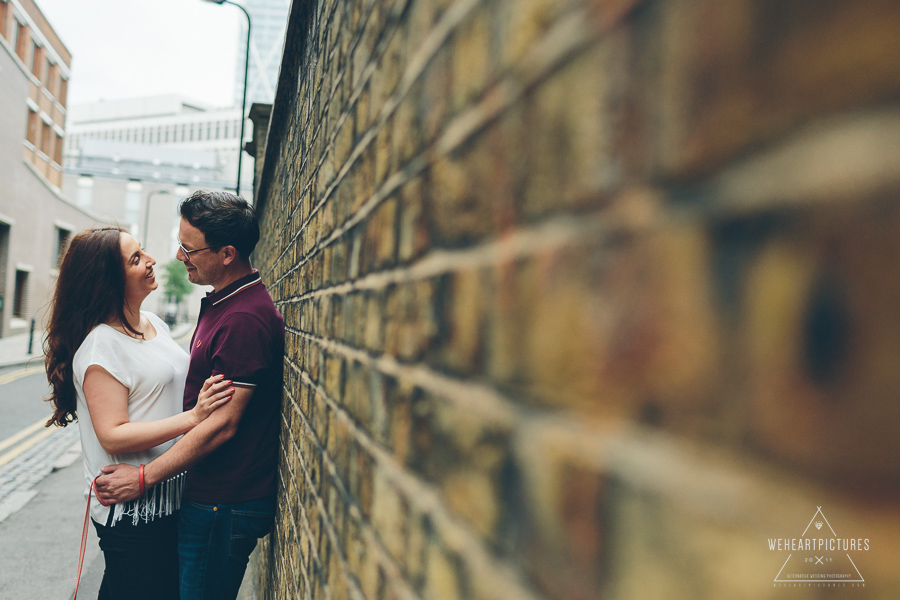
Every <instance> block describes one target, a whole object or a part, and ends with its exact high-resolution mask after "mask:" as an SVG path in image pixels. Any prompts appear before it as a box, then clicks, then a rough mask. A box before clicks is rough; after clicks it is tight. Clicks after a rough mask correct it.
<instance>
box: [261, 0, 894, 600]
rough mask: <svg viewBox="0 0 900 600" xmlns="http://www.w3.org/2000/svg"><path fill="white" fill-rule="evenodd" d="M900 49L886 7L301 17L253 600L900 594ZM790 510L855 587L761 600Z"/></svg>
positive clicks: (272, 132) (438, 2)
mask: <svg viewBox="0 0 900 600" xmlns="http://www.w3.org/2000/svg"><path fill="white" fill-rule="evenodd" d="M898 31H900V3H897V2H896V1H895V0H827V1H823V0H791V1H789V2H785V1H783V0H756V1H751V0H647V1H639V0H590V1H589V0H557V1H549V0H518V1H515V2H514V1H512V0H393V1H375V0H357V1H354V2H349V1H348V2H341V1H336V0H335V1H330V0H321V1H319V2H304V1H302V0H295V1H294V3H293V7H292V10H291V17H290V24H289V28H288V33H287V41H286V44H285V48H286V52H285V55H284V63H283V65H282V70H281V81H280V82H279V88H278V94H277V97H276V100H275V103H274V106H273V112H272V122H271V125H270V127H269V132H268V138H267V141H266V148H265V153H264V154H265V162H264V164H262V165H260V167H259V178H258V181H257V188H256V195H257V203H258V206H259V207H260V215H261V218H262V223H263V226H264V231H265V234H264V238H263V241H262V243H261V246H260V248H259V249H258V250H257V254H256V259H255V260H256V262H257V264H258V265H259V266H260V268H261V269H262V271H263V272H264V277H265V279H266V281H267V283H268V285H269V287H270V290H271V291H272V293H273V296H274V297H275V299H276V303H277V305H278V308H279V309H280V310H281V312H282V314H283V315H284V317H285V322H286V324H287V350H286V357H285V361H286V363H285V364H286V375H285V382H284V408H283V412H282V416H283V421H282V431H281V440H282V447H283V452H282V461H281V464H280V471H279V480H280V485H281V493H280V495H279V504H278V523H277V527H276V531H275V532H274V534H273V535H272V536H271V537H270V538H269V539H268V540H267V541H266V542H265V543H264V544H263V545H262V547H261V552H260V564H259V568H258V571H257V572H256V573H255V575H254V576H255V578H256V580H257V585H258V588H259V595H260V597H261V598H266V599H275V598H279V599H287V598H303V599H308V598H314V599H316V600H339V599H344V598H349V599H353V600H362V599H366V600H386V599H402V600H418V599H421V600H431V599H441V600H457V599H473V600H500V599H503V600H597V599H600V598H608V599H631V598H634V599H641V600H644V599H652V598H691V599H706V598H708V599H710V600H713V599H715V600H721V599H723V598H728V599H742V598H746V599H760V598H782V597H785V598H804V599H806V598H820V597H825V596H823V595H822V594H825V595H826V596H827V597H829V598H832V597H834V598H838V597H842V598H843V597H853V598H878V599H882V598H884V599H887V598H896V597H898V596H900V570H898V569H897V563H898V560H900V502H898V491H900V461H898V458H900V436H898V429H900V402H898V398H900V310H898V307H900V235H898V233H900V203H898V202H897V198H898V193H900V143H898V140H900V101H898V97H900V96H898V94H900V35H897V32H898ZM260 155H262V153H260ZM819 507H821V510H822V514H823V515H824V516H826V517H827V520H828V524H829V527H831V528H832V529H833V530H834V532H835V534H836V535H837V537H838V538H865V539H867V540H868V543H869V549H868V550H866V551H858V552H851V553H849V555H852V557H853V558H852V560H853V561H854V564H855V566H856V567H857V568H858V571H859V572H860V574H861V575H862V577H863V578H864V579H865V582H864V583H862V584H860V583H856V584H852V583H844V584H834V585H830V586H825V587H834V586H835V585H837V586H838V587H841V589H834V590H823V589H822V587H823V586H822V585H821V584H818V585H815V586H810V585H809V584H807V585H806V586H804V587H796V586H791V585H790V584H779V583H775V582H774V580H775V579H776V576H777V575H778V574H779V569H781V568H782V567H783V565H785V564H786V560H789V556H794V554H792V553H791V552H790V551H787V552H785V551H777V550H776V551H772V550H770V549H769V547H768V544H767V540H768V539H769V538H798V537H800V536H801V534H803V532H804V529H805V528H807V526H808V525H809V524H810V519H811V518H812V517H813V516H817V510H818V508H819ZM814 520H815V519H814ZM808 555H809V553H805V554H804V553H799V554H797V558H796V559H794V560H798V559H800V558H803V557H806V558H809V556H808ZM842 556H843V555H842V554H840V553H839V554H837V555H835V557H836V559H842ZM786 587H790V589H785V588H786ZM851 588H852V589H851Z"/></svg>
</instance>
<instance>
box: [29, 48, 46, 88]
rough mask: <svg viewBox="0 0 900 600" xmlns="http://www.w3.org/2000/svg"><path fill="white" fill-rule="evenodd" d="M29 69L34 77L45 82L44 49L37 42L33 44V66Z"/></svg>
mask: <svg viewBox="0 0 900 600" xmlns="http://www.w3.org/2000/svg"><path fill="white" fill-rule="evenodd" d="M29 68H30V69H31V74H32V75H34V76H35V77H37V78H38V79H40V80H41V81H43V80H44V77H43V75H44V49H43V48H42V47H41V46H39V45H38V43H37V42H35V41H32V43H31V64H30V65H29Z"/></svg>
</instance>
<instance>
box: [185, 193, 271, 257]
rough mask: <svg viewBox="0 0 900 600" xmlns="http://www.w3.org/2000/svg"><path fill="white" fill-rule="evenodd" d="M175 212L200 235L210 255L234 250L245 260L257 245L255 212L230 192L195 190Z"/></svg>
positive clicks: (245, 202)
mask: <svg viewBox="0 0 900 600" xmlns="http://www.w3.org/2000/svg"><path fill="white" fill-rule="evenodd" d="M178 212H179V213H180V214H181V216H182V217H184V219H185V220H186V221H187V222H188V223H190V224H191V225H193V226H194V227H196V228H197V229H199V230H200V231H202V232H203V235H204V236H206V243H207V244H209V246H210V247H211V248H212V250H213V251H216V252H218V251H219V250H220V249H222V248H223V247H224V246H234V247H235V249H236V250H237V251H238V254H240V256H241V258H242V259H245V260H246V259H248V258H250V253H251V252H253V249H254V248H256V243H257V242H258V241H259V223H258V222H257V221H256V212H255V211H254V210H253V207H252V206H250V205H249V204H248V203H247V201H246V200H244V199H243V198H241V197H240V196H236V195H235V194H232V193H230V192H211V191H208V190H197V191H196V192H194V193H193V194H191V195H190V196H188V197H187V198H185V199H184V201H183V202H182V203H181V206H179V208H178Z"/></svg>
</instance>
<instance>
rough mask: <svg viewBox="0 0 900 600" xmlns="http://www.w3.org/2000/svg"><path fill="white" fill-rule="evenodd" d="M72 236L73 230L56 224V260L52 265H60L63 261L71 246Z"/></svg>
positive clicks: (54, 254)
mask: <svg viewBox="0 0 900 600" xmlns="http://www.w3.org/2000/svg"><path fill="white" fill-rule="evenodd" d="M71 237H72V232H71V231H70V230H68V229H65V228H63V227H60V226H58V225H57V226H56V247H55V248H54V250H55V252H54V253H53V256H54V262H53V264H52V265H51V266H52V267H53V268H57V267H59V263H61V262H62V259H63V255H65V253H66V248H67V247H68V246H69V238H71Z"/></svg>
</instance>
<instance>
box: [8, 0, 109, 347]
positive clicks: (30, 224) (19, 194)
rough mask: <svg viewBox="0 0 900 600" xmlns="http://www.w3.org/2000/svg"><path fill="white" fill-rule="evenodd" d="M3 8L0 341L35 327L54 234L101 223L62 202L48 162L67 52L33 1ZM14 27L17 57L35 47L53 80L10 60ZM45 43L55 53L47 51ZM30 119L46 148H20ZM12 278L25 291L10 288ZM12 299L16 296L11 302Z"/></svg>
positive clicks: (54, 251)
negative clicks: (36, 43)
mask: <svg viewBox="0 0 900 600" xmlns="http://www.w3.org/2000/svg"><path fill="white" fill-rule="evenodd" d="M2 1H3V0H0V2H2ZM4 4H5V6H4V7H2V8H4V10H2V11H0V34H2V35H0V299H2V303H0V304H2V306H0V336H7V335H11V334H21V333H27V332H28V331H29V328H30V325H31V320H32V319H34V320H35V322H36V326H37V327H38V328H40V327H41V324H42V322H43V320H44V318H45V317H46V316H47V308H48V304H49V301H50V298H51V295H52V293H53V289H54V286H55V285H56V267H57V265H58V249H59V242H60V232H61V231H63V232H65V231H68V232H71V233H77V232H78V231H80V230H82V229H85V228H87V227H90V226H91V225H94V224H97V223H98V222H100V221H101V219H100V218H99V217H98V216H97V215H95V214H93V213H91V212H90V211H85V210H82V209H80V208H78V207H77V206H75V205H73V204H72V203H71V202H69V201H67V200H66V199H65V198H63V196H62V195H61V193H60V189H59V186H60V184H61V167H60V166H59V164H58V163H55V162H54V160H53V157H54V156H55V155H56V152H55V148H56V147H57V146H58V144H57V142H56V141H55V137H54V136H56V135H57V134H60V133H64V131H63V129H62V128H63V126H64V124H65V107H64V100H65V98H64V87H60V85H61V84H60V83H59V80H58V79H54V78H58V77H59V76H60V75H61V73H62V74H64V75H65V76H68V66H67V64H66V62H67V61H68V60H69V59H70V57H69V55H68V51H67V50H66V49H65V47H64V46H62V45H61V44H60V43H59V41H58V39H57V38H56V34H55V33H53V31H52V29H50V27H49V25H48V24H47V23H46V21H45V20H43V16H42V15H41V13H40V10H39V9H38V8H37V7H36V6H35V5H34V3H33V2H30V1H25V2H22V3H19V2H4ZM4 18H5V19H6V20H5V21H4ZM14 26H15V27H17V28H18V27H23V28H24V29H22V31H24V32H25V34H27V35H24V37H23V36H21V35H19V36H18V37H17V38H16V39H17V40H26V39H27V42H28V43H27V44H25V45H24V46H22V48H23V50H22V56H25V58H26V59H29V56H30V54H29V52H32V51H33V50H34V40H38V41H39V42H40V43H41V44H44V47H43V48H44V50H43V58H44V59H46V58H47V57H48V56H51V57H52V58H53V59H54V60H57V61H58V62H57V64H56V67H57V68H56V70H55V71H52V74H53V76H54V77H51V76H50V75H51V70H50V69H49V68H44V70H43V71H40V75H41V76H40V77H38V76H35V74H34V73H33V72H32V71H31V69H30V67H29V66H28V65H27V64H26V62H25V61H24V60H23V59H22V58H21V57H20V56H19V54H17V52H16V48H14V47H13V46H12V45H11V44H10V40H12V39H13V37H12V35H11V31H12V27H14ZM20 33H21V32H20ZM51 44H55V45H56V46H55V47H48V46H50V45H51ZM16 45H17V46H18V43H17V44H16ZM51 49H52V52H51ZM64 61H66V62H64ZM29 62H30V59H29ZM44 67H46V64H44ZM53 91H55V94H54V93H53ZM34 116H38V118H39V120H40V122H41V123H42V128H44V129H47V130H48V132H50V133H51V136H48V138H47V139H48V140H49V141H50V143H51V147H50V148H48V147H46V146H40V145H39V146H37V147H36V146H35V145H33V144H31V143H29V142H28V139H27V136H28V132H29V127H30V124H31V123H32V119H33V118H34ZM45 119H46V121H45ZM47 122H49V123H50V124H49V125H48V124H47ZM39 137H40V138H43V136H42V135H40V136H39ZM45 151H46V152H45ZM60 155H61V153H60ZM17 272H19V273H20V275H19V277H20V278H22V283H24V284H25V285H21V284H20V285H19V286H17V282H16V279H17ZM17 290H18V291H17ZM17 296H18V297H21V300H20V302H18V303H17V302H16V298H17ZM17 304H18V306H17ZM17 308H18V309H20V310H18V311H17V310H16V309H17ZM38 347H39V340H38V342H37V343H36V345H35V349H36V350H37V348H38Z"/></svg>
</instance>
